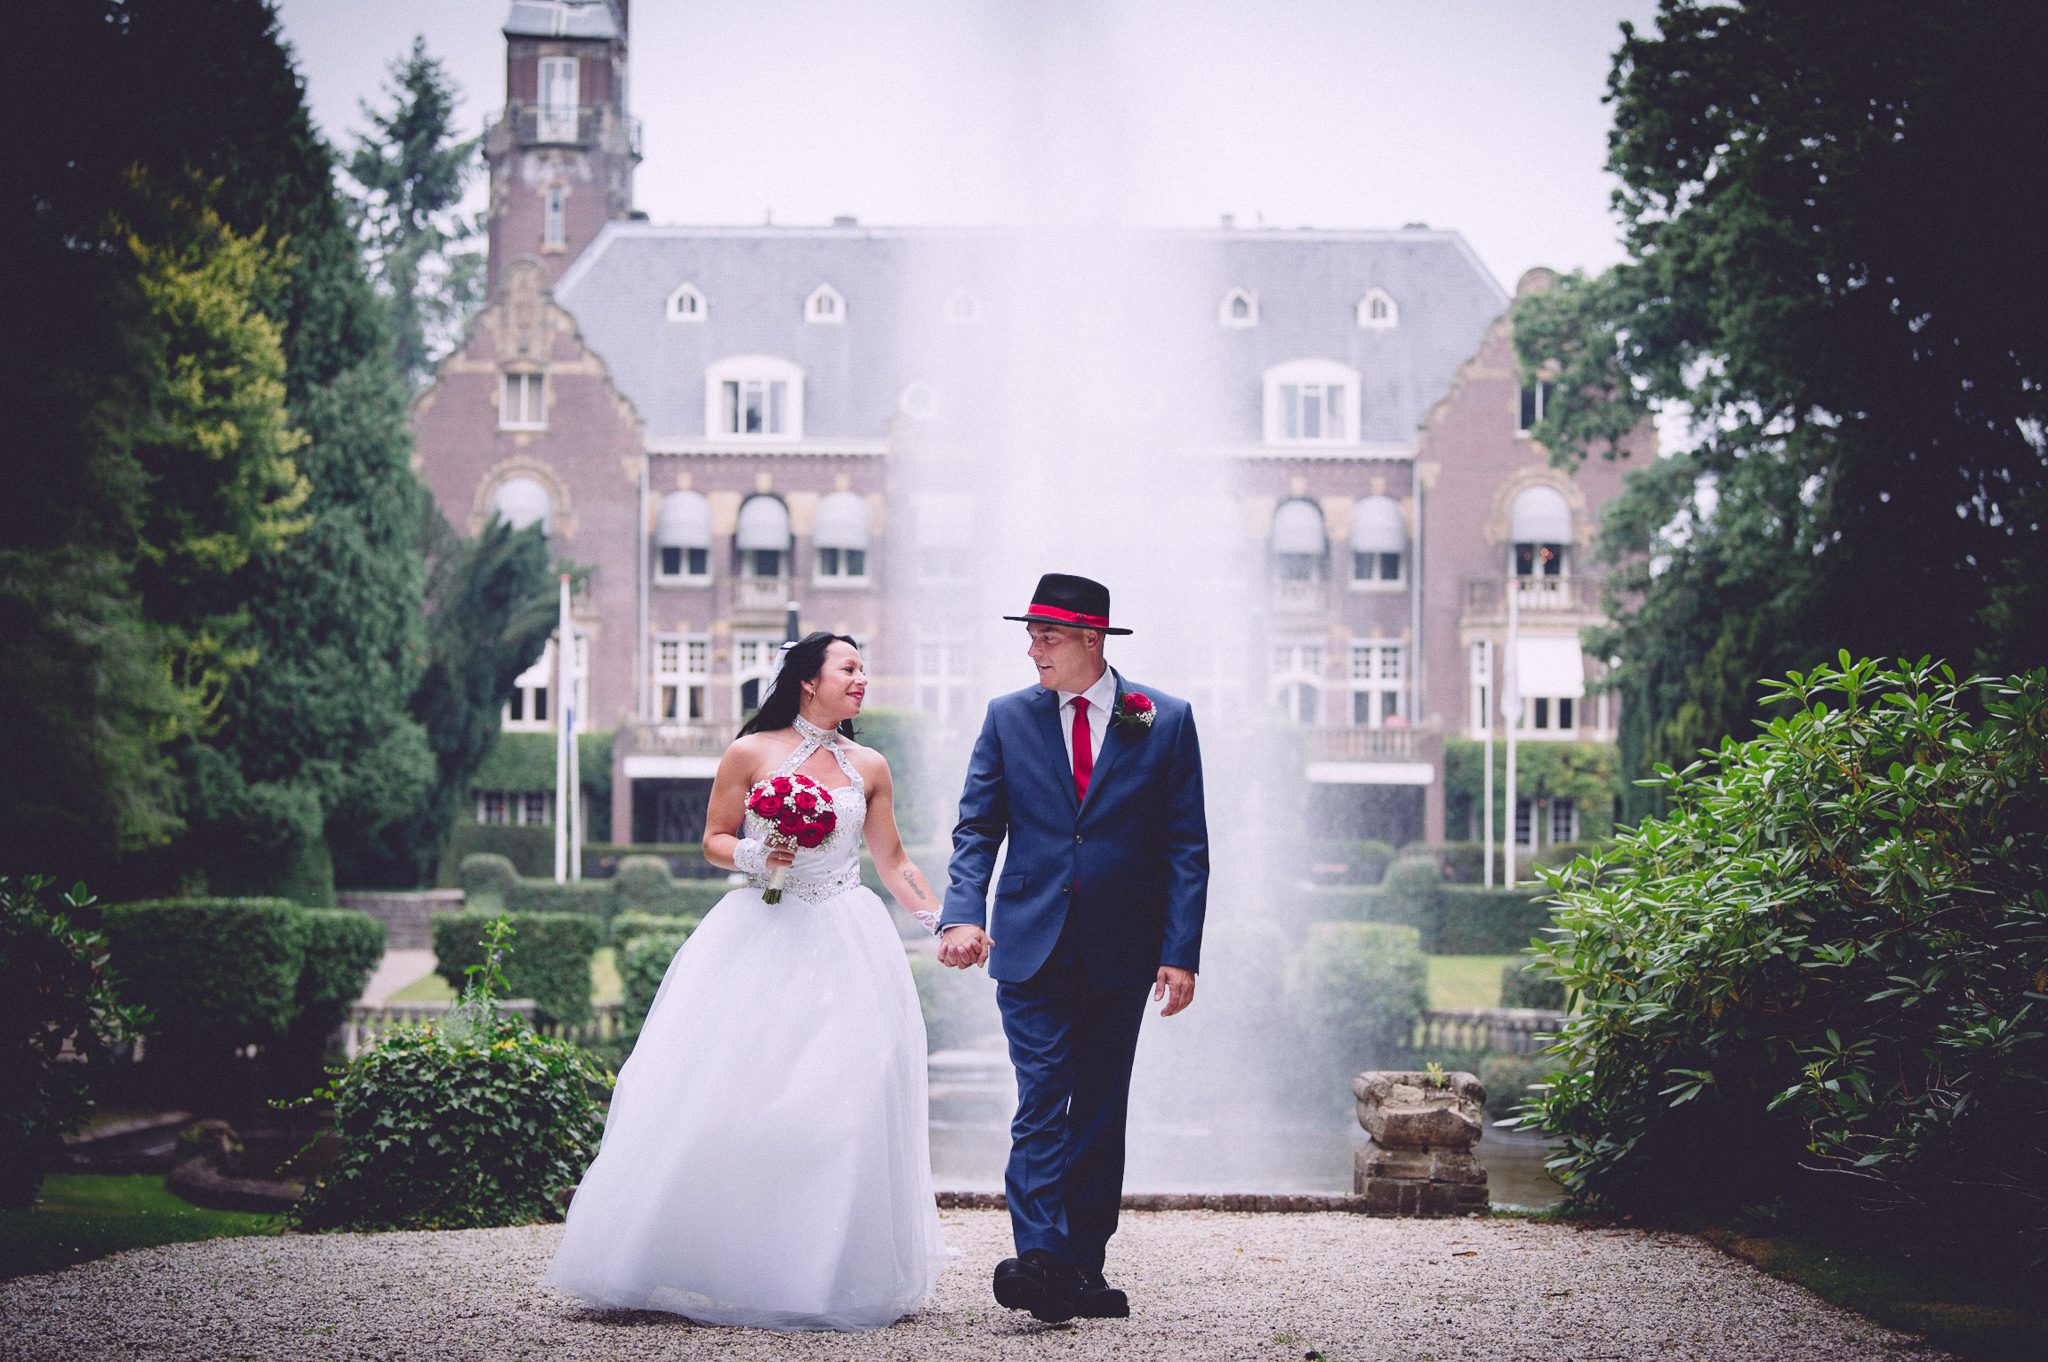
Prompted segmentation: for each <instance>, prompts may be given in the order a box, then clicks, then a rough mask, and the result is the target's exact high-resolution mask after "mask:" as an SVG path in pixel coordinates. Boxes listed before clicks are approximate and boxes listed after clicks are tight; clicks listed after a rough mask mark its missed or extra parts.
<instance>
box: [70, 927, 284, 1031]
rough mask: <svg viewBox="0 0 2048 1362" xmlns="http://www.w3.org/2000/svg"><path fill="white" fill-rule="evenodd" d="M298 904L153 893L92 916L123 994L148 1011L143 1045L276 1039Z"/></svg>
mask: <svg viewBox="0 0 2048 1362" xmlns="http://www.w3.org/2000/svg"><path fill="white" fill-rule="evenodd" d="M304 912H305V910H304V909H302V908H300V907H299V906H298V905H297V904H295V903H293V902H291V901H290V900H289V899H161V900H156V901H153V902H144V903H119V904H113V905H111V906H109V907H107V908H105V909H103V910H101V914H100V923H101V929H102V930H103V931H104V932H105V933H106V936H107V941H108V943H109V946H110V948H111V951H112V954H113V959H114V964H115V967H116V968H117V969H119V970H120V971H121V976H122V978H123V979H125V980H126V981H127V987H128V991H129V995H130V997H131V998H133V999H134V1000H135V1001H136V1002H139V1003H141V1004H143V1005H144V1006H146V1007H148V1008H149V1009H150V1011H151V1013H152V1014H154V1018H155V1020H154V1023H153V1024H152V1026H151V1028H150V1033H149V1034H150V1037H151V1039H150V1048H151V1049H158V1048H162V1047H164V1046H165V1045H170V1044H177V1045H182V1044H183V1043H185V1042H188V1041H195V1040H198V1039H200V1038H206V1039H210V1040H219V1041H222V1042H224V1043H226V1044H228V1045H230V1046H234V1047H239V1046H242V1045H250V1044H263V1043H267V1042H269V1041H271V1040H273V1039H275V1038H276V1037H278V1036H280V1035H283V1034H284V1032H285V1030H286V1028H288V1027H289V1026H290V1025H291V1023H292V1018H293V1017H295V1016H297V1015H298V1010H299V976H300V975H301V974H302V973H304V972H305V967H306V940H305V933H304V930H303V921H304Z"/></svg>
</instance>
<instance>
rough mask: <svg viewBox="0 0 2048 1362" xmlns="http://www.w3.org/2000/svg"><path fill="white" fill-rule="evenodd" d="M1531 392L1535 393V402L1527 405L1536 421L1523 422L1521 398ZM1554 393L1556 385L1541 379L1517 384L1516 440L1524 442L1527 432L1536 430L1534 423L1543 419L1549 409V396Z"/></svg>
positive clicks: (1532, 379)
mask: <svg viewBox="0 0 2048 1362" xmlns="http://www.w3.org/2000/svg"><path fill="white" fill-rule="evenodd" d="M1532 390H1533V392H1534V393H1535V400H1534V401H1532V402H1530V403H1529V404H1528V405H1529V406H1531V407H1532V408H1534V410H1535V414H1536V420H1535V421H1527V422H1525V421H1523V420H1522V406H1523V402H1522V397H1523V395H1524V394H1526V393H1529V392H1531V391H1532ZM1556 391H1557V384H1556V383H1554V382H1552V381H1551V380H1550V379H1547V378H1542V377H1536V378H1531V379H1529V380H1528V381H1527V382H1525V383H1521V384H1518V385H1517V386H1516V388H1515V435H1516V436H1517V438H1520V439H1524V440H1526V439H1528V438H1529V432H1530V431H1531V430H1534V429H1535V428H1536V422H1537V421H1541V420H1542V419H1543V414H1544V412H1546V411H1548V410H1549V409H1550V398H1551V395H1552V394H1553V393H1555V392H1556Z"/></svg>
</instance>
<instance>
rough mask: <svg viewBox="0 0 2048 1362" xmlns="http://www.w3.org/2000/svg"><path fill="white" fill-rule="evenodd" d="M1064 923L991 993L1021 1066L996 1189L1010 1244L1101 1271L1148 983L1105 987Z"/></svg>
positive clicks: (1119, 1194) (1120, 1176)
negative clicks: (1027, 973)
mask: <svg viewBox="0 0 2048 1362" xmlns="http://www.w3.org/2000/svg"><path fill="white" fill-rule="evenodd" d="M1073 934H1074V933H1073V929H1072V926H1071V923H1070V924H1069V926H1068V927H1067V929H1066V930H1065V931H1063V932H1062V933H1061V934H1060V941H1059V944H1058V945H1057V946H1055V947H1054V948H1053V952H1052V955H1051V957H1050V958H1048V959H1047V960H1046V962H1045V964H1044V966H1043V967H1041V968H1040V969H1039V971H1038V973H1036V974H1034V975H1032V976H1031V978H1029V979H1027V980H1026V981H1024V982H1023V983H1021V984H1002V985H999V986H998V988H997V990H996V1001H997V1003H998V1005H999V1006H1000V1007H1001V1008H1002V1013H1003V1033H1004V1035H1005V1036H1007V1037H1008V1039H1009V1042H1010V1062H1011V1064H1013V1065H1014V1066H1015V1067H1016V1070H1017V1115H1016V1117H1015V1119H1013V1120H1012V1121H1011V1122H1010V1140H1011V1144H1010V1165H1009V1169H1008V1171H1007V1172H1006V1174H1005V1176H1004V1179H1003V1190H1004V1193H1005V1197H1006V1199H1007V1200H1008V1202H1009V1205H1010V1228H1011V1231H1012V1233H1013V1234H1014V1236H1015V1238H1016V1241H1017V1252H1018V1253H1020V1254H1021V1253H1026V1252H1029V1251H1030V1250H1032V1249H1035V1248H1039V1249H1048V1250H1050V1251H1051V1252H1052V1253H1054V1254H1055V1255H1057V1256H1058V1257H1060V1258H1062V1259H1065V1260H1066V1261H1067V1262H1069V1263H1071V1264H1073V1265H1074V1266H1075V1267H1079V1268H1092V1269H1093V1270H1095V1271H1097V1272H1099V1271H1101V1270H1102V1261H1103V1254H1104V1251H1105V1250H1106V1249H1107V1247H1108V1245H1109V1237H1110V1236H1111V1235H1112V1234H1115V1233H1116V1221H1117V1211H1118V1209H1119V1207H1120V1205H1121V1203H1122V1201H1123V1186H1124V1121H1125V1118H1126V1116H1127V1115H1128V1113H1129V1110H1130V1096H1131V1059H1132V1056H1133V1055H1134V1054H1135V1053H1136V1052H1137V1048H1138V1025H1139V1023H1140V1022H1142V1021H1143V1020H1144V1016H1145V994H1146V991H1147V990H1148V988H1149V987H1150V985H1147V984H1139V985H1137V986H1135V987H1129V988H1116V989H1101V988H1097V987H1095V986H1094V985H1093V984H1092V983H1090V982H1089V980H1088V973H1087V971H1086V970H1085V969H1083V968H1082V966H1081V963H1080V960H1079V958H1078V956H1077V955H1076V953H1075V950H1074V947H1073V940H1072V938H1073Z"/></svg>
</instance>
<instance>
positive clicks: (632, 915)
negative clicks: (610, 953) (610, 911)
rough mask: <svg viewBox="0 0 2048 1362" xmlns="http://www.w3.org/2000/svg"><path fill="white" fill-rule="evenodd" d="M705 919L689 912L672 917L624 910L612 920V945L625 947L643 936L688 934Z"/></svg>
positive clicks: (610, 929)
mask: <svg viewBox="0 0 2048 1362" xmlns="http://www.w3.org/2000/svg"><path fill="white" fill-rule="evenodd" d="M702 921H703V919H702V918H699V917H694V916H691V915H688V914H685V915H682V916H679V917H672V916H670V915H669V914H667V913H636V912H631V911H628V912H624V913H620V914H619V915H618V916H617V917H614V918H613V919H612V920H611V924H610V927H609V931H610V935H611V942H612V945H614V946H617V947H620V948H621V949H623V948H624V947H625V945H626V943H627V942H629V941H632V940H633V939H634V938H635V937H642V936H673V935H676V934H681V935H683V936H688V935H689V934H690V933H691V932H694V931H696V930H697V924H698V923H699V922H702Z"/></svg>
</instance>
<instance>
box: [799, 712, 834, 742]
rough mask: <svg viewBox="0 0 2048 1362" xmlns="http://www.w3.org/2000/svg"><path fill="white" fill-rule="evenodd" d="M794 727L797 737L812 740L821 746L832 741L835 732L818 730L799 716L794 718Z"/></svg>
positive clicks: (818, 728)
mask: <svg viewBox="0 0 2048 1362" xmlns="http://www.w3.org/2000/svg"><path fill="white" fill-rule="evenodd" d="M794 727H795V729H796V733H797V736H798V737H800V738H814V739H816V740H817V742H818V743H819V745H821V746H822V745H823V744H825V743H828V742H830V741H832V737H833V734H834V733H835V732H837V730H836V729H830V728H820V727H818V726H817V725H816V724H814V723H812V722H811V721H810V720H809V719H806V718H805V717H804V716H803V715H801V714H799V715H797V716H796V721H795V724H794Z"/></svg>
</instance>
